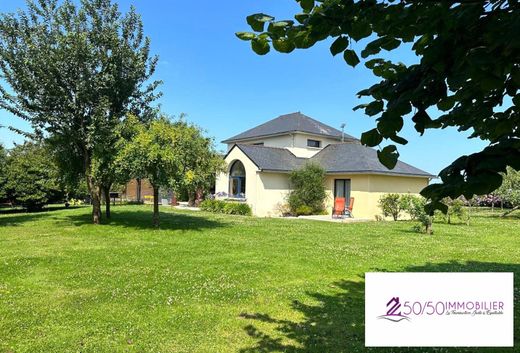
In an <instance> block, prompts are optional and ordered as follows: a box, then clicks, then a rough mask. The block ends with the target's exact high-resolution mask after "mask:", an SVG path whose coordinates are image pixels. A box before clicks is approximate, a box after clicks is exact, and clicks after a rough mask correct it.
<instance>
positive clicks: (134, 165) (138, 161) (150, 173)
mask: <svg viewBox="0 0 520 353" xmlns="http://www.w3.org/2000/svg"><path fill="white" fill-rule="evenodd" d="M134 122H135V124H134V125H133V127H132V128H133V129H134V134H133V138H132V139H131V140H130V141H128V142H127V143H125V144H124V146H123V147H122V149H121V151H120V153H119V155H118V159H117V163H118V165H119V166H120V168H121V170H122V173H127V174H131V175H140V176H142V177H143V178H147V179H148V180H149V181H150V184H151V185H152V187H153V224H154V226H156V227H158V226H159V188H160V187H172V188H174V187H175V186H177V185H178V183H179V181H180V180H181V179H182V174H181V167H180V163H179V156H178V155H177V154H176V145H177V143H179V140H180V137H181V136H180V133H179V129H178V128H176V126H175V124H174V123H172V122H171V121H169V120H168V119H167V118H164V117H161V118H158V119H157V120H154V121H152V122H151V123H150V124H149V125H147V124H139V123H138V122H137V120H134Z"/></svg>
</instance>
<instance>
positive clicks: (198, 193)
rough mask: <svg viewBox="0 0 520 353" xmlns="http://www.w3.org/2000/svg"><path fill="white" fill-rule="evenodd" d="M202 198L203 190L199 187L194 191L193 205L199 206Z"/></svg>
mask: <svg viewBox="0 0 520 353" xmlns="http://www.w3.org/2000/svg"><path fill="white" fill-rule="evenodd" d="M203 199H204V190H203V189H201V188H199V189H197V191H196V192H195V206H196V207H199V206H200V203H201V202H202V201H203Z"/></svg>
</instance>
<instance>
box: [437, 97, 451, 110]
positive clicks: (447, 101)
mask: <svg viewBox="0 0 520 353" xmlns="http://www.w3.org/2000/svg"><path fill="white" fill-rule="evenodd" d="M454 105H455V96H450V97H446V98H443V99H441V100H440V101H439V103H437V108H439V110H442V111H443V112H447V111H448V110H450V109H451V108H453V106H454Z"/></svg>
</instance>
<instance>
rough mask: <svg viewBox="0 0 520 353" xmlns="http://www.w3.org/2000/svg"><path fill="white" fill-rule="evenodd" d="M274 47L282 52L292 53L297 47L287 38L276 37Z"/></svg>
mask: <svg viewBox="0 0 520 353" xmlns="http://www.w3.org/2000/svg"><path fill="white" fill-rule="evenodd" d="M273 48H274V49H275V50H276V51H279V52H280V53H290V52H292V51H293V50H294V49H295V48H296V47H295V46H294V43H293V42H291V41H289V40H287V39H285V38H280V39H275V40H273Z"/></svg>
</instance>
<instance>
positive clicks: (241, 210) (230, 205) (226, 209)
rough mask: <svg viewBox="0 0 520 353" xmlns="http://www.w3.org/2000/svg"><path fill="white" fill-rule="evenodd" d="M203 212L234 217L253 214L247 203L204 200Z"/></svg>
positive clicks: (201, 207) (202, 204)
mask: <svg viewBox="0 0 520 353" xmlns="http://www.w3.org/2000/svg"><path fill="white" fill-rule="evenodd" d="M200 209H201V210H202V211H207V212H213V213H225V214H232V215H242V216H251V215H252V214H253V212H252V211H251V207H249V205H248V204H247V203H242V202H230V201H222V200H204V201H202V202H201V204H200Z"/></svg>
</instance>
